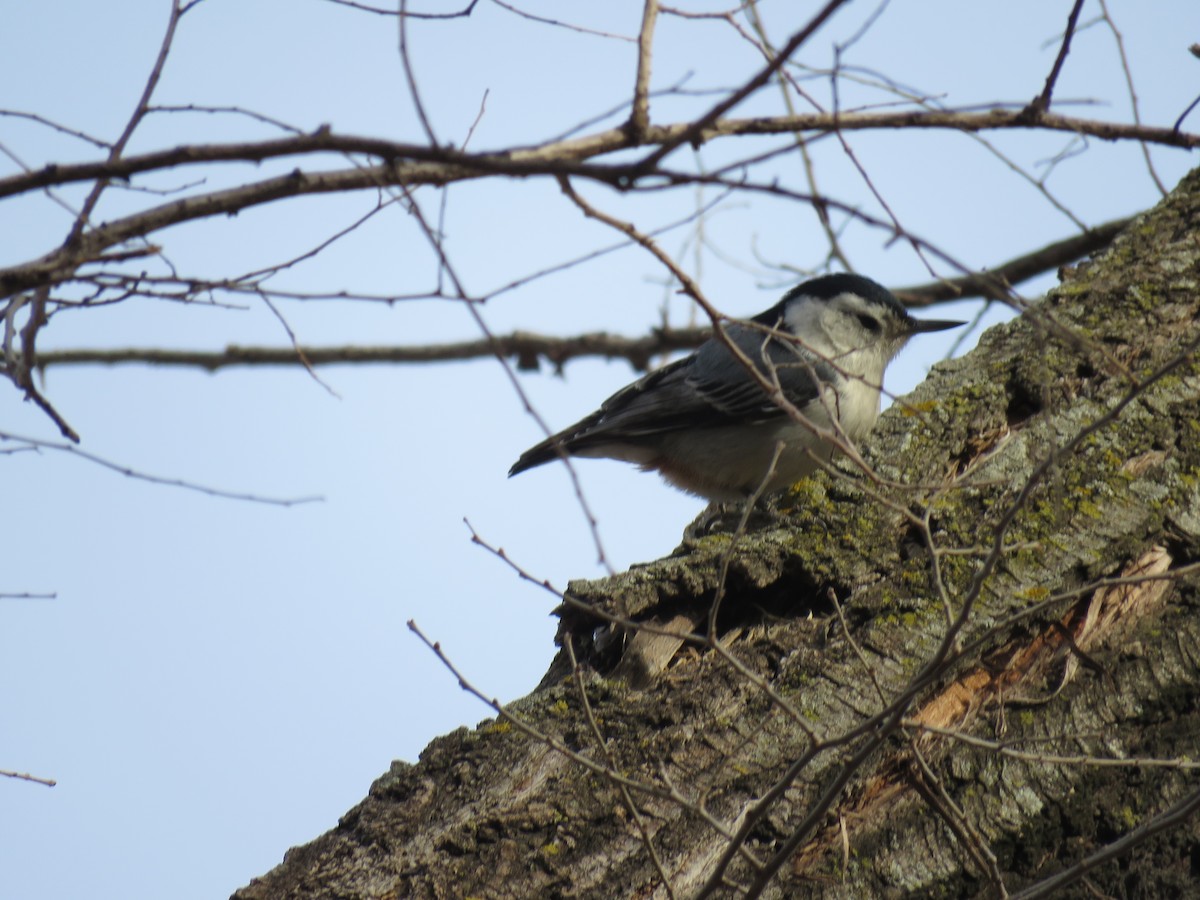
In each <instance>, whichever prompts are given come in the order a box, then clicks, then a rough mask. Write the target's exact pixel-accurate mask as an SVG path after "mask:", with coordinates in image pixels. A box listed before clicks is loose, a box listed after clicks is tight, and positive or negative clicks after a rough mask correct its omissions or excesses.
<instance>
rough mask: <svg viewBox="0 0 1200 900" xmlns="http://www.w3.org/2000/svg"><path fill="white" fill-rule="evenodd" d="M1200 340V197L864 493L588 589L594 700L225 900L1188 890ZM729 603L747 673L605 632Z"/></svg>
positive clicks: (459, 753) (1031, 315)
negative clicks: (1178, 809)
mask: <svg viewBox="0 0 1200 900" xmlns="http://www.w3.org/2000/svg"><path fill="white" fill-rule="evenodd" d="M1198 322H1200V172H1194V173H1193V174H1192V175H1191V176H1189V177H1188V178H1187V179H1185V180H1184V182H1183V183H1182V184H1181V185H1180V186H1179V187H1178V188H1177V189H1176V190H1175V191H1174V192H1173V193H1172V194H1171V195H1170V197H1168V198H1167V199H1166V200H1165V201H1164V202H1163V203H1162V204H1161V205H1160V206H1159V207H1158V208H1156V209H1155V210H1153V211H1152V212H1151V213H1149V214H1147V215H1146V216H1144V217H1142V218H1140V219H1138V220H1137V221H1135V222H1134V223H1133V224H1132V225H1131V226H1130V227H1129V228H1128V229H1127V230H1126V232H1125V233H1124V234H1123V235H1122V236H1121V237H1120V238H1119V239H1118V240H1117V241H1116V242H1115V244H1114V245H1113V246H1112V248H1111V249H1110V250H1109V251H1108V252H1107V253H1105V255H1104V256H1103V257H1101V258H1100V259H1098V260H1095V261H1091V262H1088V263H1085V264H1082V265H1080V266H1078V267H1076V268H1074V269H1072V270H1070V271H1065V272H1064V273H1063V281H1062V285H1061V286H1060V287H1059V288H1058V289H1056V290H1055V291H1053V292H1052V293H1051V294H1050V295H1049V296H1048V297H1047V298H1046V299H1045V300H1044V301H1043V302H1041V303H1039V304H1037V305H1036V306H1034V307H1032V308H1031V309H1029V310H1028V311H1026V313H1025V314H1024V315H1023V316H1022V317H1021V318H1019V319H1018V320H1016V321H1014V322H1012V323H1010V324H1007V325H1004V326H1001V327H997V328H994V329H992V330H991V331H989V332H988V333H987V334H986V335H985V336H984V338H983V340H982V341H981V342H980V345H979V347H978V348H977V349H976V350H974V351H973V352H972V353H970V354H969V355H968V356H966V357H964V358H962V359H959V360H955V361H952V362H947V363H942V364H939V365H938V366H936V367H935V368H934V370H933V373H932V374H931V376H930V378H929V379H928V380H927V381H926V383H925V384H924V385H922V386H921V387H920V388H919V389H918V390H917V391H916V392H915V393H914V394H913V395H912V396H911V397H909V398H907V400H906V401H905V402H904V403H902V404H896V405H895V406H894V407H893V409H892V410H891V411H890V412H888V413H887V414H885V415H884V416H883V417H882V419H881V421H880V424H879V426H878V428H877V430H876V432H875V435H874V436H873V438H872V440H871V442H870V446H869V447H866V448H864V449H863V453H864V456H865V461H866V463H868V464H869V469H870V470H872V471H873V473H874V474H873V476H872V475H868V474H867V471H868V469H867V467H864V466H859V465H855V464H853V463H851V462H850V461H848V460H844V459H843V460H842V461H841V462H839V464H838V465H837V467H836V471H834V472H832V473H822V474H821V475H820V476H818V477H815V478H812V479H809V480H807V481H805V482H802V483H801V484H800V485H798V486H797V487H796V488H794V489H793V491H792V493H791V495H790V496H789V497H788V498H787V499H786V500H785V501H784V502H783V505H784V506H785V507H786V508H785V510H784V514H783V516H782V517H781V518H779V519H777V520H774V521H769V522H767V523H765V524H761V525H755V526H754V527H752V528H750V529H747V530H745V532H744V533H737V532H735V531H733V529H732V528H730V529H727V531H726V532H724V533H716V534H709V535H706V536H704V537H701V538H696V539H692V540H689V541H687V542H685V544H684V545H683V546H682V547H681V548H680V549H679V550H678V551H677V553H676V554H675V555H673V556H672V557H670V558H668V559H664V560H660V561H658V562H655V563H652V564H650V565H647V566H644V567H640V568H636V569H633V570H631V571H629V572H627V573H624V574H620V575H617V576H615V577H612V578H609V579H606V580H604V581H599V582H588V583H576V584H572V585H571V587H570V589H569V591H568V601H567V603H566V604H564V606H563V607H562V608H561V609H560V613H561V617H562V628H561V630H560V640H561V641H562V642H564V643H566V642H570V645H571V648H570V649H571V650H572V651H574V653H575V655H576V657H577V658H578V660H579V663H580V665H579V670H578V672H577V673H576V672H574V671H573V667H572V666H571V665H570V663H569V661H568V659H567V657H566V655H565V654H566V649H565V648H564V651H563V653H562V654H560V658H559V660H558V661H556V663H555V666H554V667H553V668H552V669H551V672H550V673H549V674H548V676H547V679H546V681H545V682H544V683H543V685H542V686H541V687H540V688H539V689H538V690H537V691H535V692H534V693H532V694H530V695H529V696H528V697H526V698H524V699H523V700H521V701H518V702H517V703H514V704H512V705H511V706H510V707H508V709H507V710H506V713H505V715H503V716H500V717H498V718H496V719H494V720H491V721H488V722H486V723H484V724H482V725H480V726H479V727H478V728H476V729H474V730H467V729H459V730H458V731H456V732H454V733H452V734H449V735H447V736H445V737H442V738H439V739H437V740H435V741H433V743H431V744H430V745H429V747H428V748H427V749H426V751H425V752H424V753H423V754H422V756H421V760H420V762H419V763H417V764H416V765H409V764H406V763H401V762H397V763H395V764H393V766H392V769H391V771H389V772H388V773H387V774H385V775H384V776H382V777H381V778H380V779H379V780H378V781H377V782H376V783H375V784H374V785H373V786H372V787H371V791H370V794H369V796H368V797H367V798H366V799H365V800H364V801H363V802H362V803H360V804H359V805H358V806H356V807H355V808H354V809H352V810H351V811H350V812H348V813H347V814H346V815H345V816H344V817H343V818H342V820H341V822H340V823H339V825H338V826H337V828H335V829H334V830H332V831H330V832H329V833H327V834H325V835H323V836H321V837H319V838H317V839H316V840H315V841H313V842H312V843H310V844H308V845H305V846H302V847H298V848H295V849H293V850H291V851H290V852H289V853H288V854H287V855H286V857H285V859H284V861H283V863H282V864H281V865H280V866H279V867H277V868H276V869H275V870H273V871H272V872H270V873H268V874H266V875H265V876H263V877H262V878H260V879H256V880H255V881H254V882H252V883H251V884H250V885H249V886H247V887H246V888H244V889H242V890H241V891H239V892H238V893H237V894H236V895H235V896H236V897H239V898H242V900H252V898H284V897H288V898H301V897H346V898H351V897H353V898H368V897H369V898H385V897H386V898H407V897H421V898H423V897H489V898H490V897H522V898H524V897H585V898H613V897H667V896H675V897H697V896H714V897H734V896H744V895H746V894H747V893H749V894H750V895H758V894H761V895H762V896H772V897H774V896H801V897H808V896H812V897H826V896H829V897H833V896H839V897H840V896H908V895H913V894H918V895H921V894H927V895H932V894H936V895H938V896H963V897H966V896H977V895H982V896H987V895H1000V894H1003V893H1004V892H1013V893H1017V892H1019V891H1022V890H1024V889H1026V888H1028V887H1030V886H1032V885H1036V884H1038V883H1039V882H1044V880H1045V879H1047V878H1049V877H1051V876H1053V875H1054V874H1055V873H1058V872H1063V871H1067V870H1069V869H1070V868H1071V867H1072V866H1075V865H1076V864H1078V863H1080V861H1082V860H1088V859H1089V858H1091V857H1093V856H1094V855H1095V854H1101V856H1099V857H1096V858H1094V859H1093V860H1092V861H1093V862H1095V866H1094V867H1093V868H1091V869H1090V871H1088V872H1087V873H1086V877H1085V880H1082V881H1080V880H1076V881H1075V882H1074V883H1073V884H1072V885H1071V886H1070V887H1066V888H1063V889H1061V893H1058V894H1056V895H1055V896H1075V895H1078V896H1113V897H1133V896H1178V895H1179V894H1180V893H1187V892H1190V891H1193V890H1195V885H1196V883H1197V879H1198V878H1200V824H1198V822H1197V817H1196V816H1194V815H1192V816H1190V817H1187V816H1186V815H1181V816H1180V818H1182V822H1181V823H1178V824H1174V825H1173V827H1166V828H1162V830H1160V831H1158V832H1157V833H1154V834H1151V832H1153V831H1154V829H1155V828H1157V827H1158V826H1159V825H1168V824H1171V822H1170V821H1169V820H1164V819H1161V818H1157V817H1159V816H1160V814H1162V813H1163V812H1164V811H1166V810H1169V809H1170V808H1171V807H1172V806H1173V805H1174V804H1177V803H1179V802H1180V801H1181V800H1188V799H1191V800H1192V801H1195V799H1196V796H1197V795H1196V793H1195V792H1196V790H1197V784H1198V782H1200V772H1197V770H1196V768H1195V766H1194V765H1193V764H1192V763H1191V762H1190V761H1189V760H1196V759H1200V614H1198V612H1200V592H1198V590H1197V587H1198V583H1197V580H1196V578H1195V576H1194V575H1193V574H1191V571H1190V569H1189V568H1188V566H1189V564H1191V563H1193V562H1194V561H1196V560H1197V559H1198V558H1200V440H1198V438H1200V365H1198V363H1197V354H1196V349H1197V345H1198V344H1200V325H1198ZM717 596H719V597H720V598H721V599H720V610H719V614H718V616H717V622H716V627H715V628H714V629H713V633H715V634H716V635H717V636H718V637H719V638H720V639H721V642H722V647H721V648H719V649H718V648H714V647H712V646H711V645H706V644H705V643H704V642H703V641H701V640H692V641H690V642H685V643H684V644H683V646H682V647H681V648H680V649H679V650H678V652H674V653H667V654H660V656H659V658H657V660H656V659H655V657H654V654H653V653H651V654H645V650H646V648H645V647H642V646H639V642H643V643H645V644H653V643H656V642H657V643H658V645H659V648H660V649H661V646H664V645H665V646H667V647H668V648H669V649H670V650H674V648H675V645H676V644H677V643H679V642H678V640H676V641H675V642H672V641H671V639H670V638H669V637H666V638H663V637H661V635H660V636H658V637H655V636H654V635H652V634H651V633H650V632H648V631H647V632H645V633H644V634H641V635H639V636H637V637H634V638H632V639H630V640H620V639H613V637H612V633H611V632H610V633H607V634H606V632H605V629H604V628H603V627H598V626H603V625H604V622H603V621H602V620H598V619H597V618H596V615H597V614H598V613H597V612H595V611H599V614H603V615H609V616H615V617H618V618H621V619H624V620H633V621H636V622H639V623H646V622H649V623H655V624H657V625H658V626H659V629H658V630H660V631H661V630H665V631H668V632H670V631H679V630H681V628H680V626H681V624H683V625H686V626H687V627H689V628H690V627H695V628H696V629H697V630H698V631H699V633H700V635H701V636H706V635H707V633H708V628H707V624H706V623H707V620H708V618H709V616H710V614H711V613H712V611H713V601H714V598H715V597H717ZM664 642H665V644H664ZM498 652H499V651H498ZM635 653H637V654H643V658H642V659H641V661H640V662H639V663H638V665H640V666H641V667H642V668H643V669H648V670H649V671H643V672H642V673H641V674H640V677H638V678H634V679H633V680H632V681H633V683H635V684H642V685H644V687H642V688H640V689H635V688H634V687H631V686H630V680H629V679H623V678H621V677H618V676H619V675H620V674H621V673H623V672H627V671H628V670H629V667H630V663H629V660H630V659H631V658H632V657H631V654H635ZM622 654H624V656H625V658H626V662H625V663H624V664H622V663H620V662H618V661H617V658H618V657H620V656H621V655H622ZM614 666H615V667H616V668H614ZM660 669H661V671H658V670H660ZM584 692H586V702H585V699H584V696H585V693H584ZM514 719H516V720H519V722H514ZM530 729H533V730H536V732H537V733H538V734H540V735H541V736H542V737H541V738H539V737H537V736H531V733H530ZM597 735H602V736H603V740H604V744H603V746H601V745H600V744H599V742H598V740H597ZM543 738H544V739H543ZM1135 760H1140V762H1135ZM296 789H297V790H304V786H303V784H298V785H297V786H296ZM631 803H632V807H631ZM1195 805H1196V804H1195V803H1194V802H1193V806H1195ZM1188 809H1189V808H1184V809H1183V810H1182V812H1183V813H1186V812H1187V811H1188ZM1127 835H1132V837H1131V838H1130V839H1129V840H1127V841H1126V844H1120V845H1117V846H1116V847H1114V846H1113V845H1114V842H1117V841H1118V840H1120V839H1121V838H1122V836H1127ZM1142 838H1145V840H1142ZM1126 845H1130V846H1126ZM1105 848H1111V851H1112V853H1113V855H1114V858H1111V859H1109V858H1105V857H1104V856H1103V854H1104V852H1105ZM1118 850H1123V851H1124V852H1121V853H1119V854H1118V853H1117V852H1116V851H1118ZM668 885H669V886H668ZM1095 891H1098V892H1099V893H1098V894H1097V893H1093V892H1095Z"/></svg>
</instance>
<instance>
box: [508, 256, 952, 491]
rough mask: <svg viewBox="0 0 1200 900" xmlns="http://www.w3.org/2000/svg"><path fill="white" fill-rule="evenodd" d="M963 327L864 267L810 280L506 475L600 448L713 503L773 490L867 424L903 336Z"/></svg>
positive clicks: (624, 392)
mask: <svg viewBox="0 0 1200 900" xmlns="http://www.w3.org/2000/svg"><path fill="white" fill-rule="evenodd" d="M963 324H965V323H963V322H952V321H944V320H937V319H934V320H931V319H917V318H915V317H913V316H911V315H909V313H908V311H907V310H906V309H905V308H904V306H902V305H901V303H900V301H899V300H897V299H896V298H895V296H894V295H893V294H892V293H891V291H889V290H888V289H887V288H885V287H883V286H882V285H880V284H878V283H877V282H875V281H872V280H871V279H869V278H866V277H864V276H862V275H856V274H849V273H836V274H830V275H823V276H820V277H817V278H813V279H810V280H808V281H805V282H804V283H802V284H799V285H797V286H796V287H794V288H792V289H791V290H789V291H788V292H787V293H786V294H784V296H783V298H782V299H781V300H780V301H779V302H778V303H776V304H775V305H774V306H772V307H771V308H770V309H768V310H766V311H765V312H762V313H759V314H758V315H756V316H754V317H753V318H751V319H748V320H744V321H735V322H733V323H732V324H729V325H727V326H725V327H724V335H725V339H724V340H722V339H721V337H720V336H719V335H714V336H713V337H710V338H709V339H708V340H706V341H705V342H704V343H703V344H701V345H700V346H699V347H698V348H697V349H696V350H695V351H694V352H693V353H691V354H690V355H689V356H686V357H684V358H682V359H679V360H676V361H674V362H671V363H668V364H667V365H664V366H662V367H661V368H659V369H656V370H654V371H652V372H650V373H649V374H647V375H645V376H643V377H642V378H639V379H638V380H637V381H635V382H633V383H632V384H630V385H627V386H626V387H624V388H622V389H621V390H619V391H617V392H616V393H615V394H613V395H612V396H611V397H609V398H608V399H607V400H605V401H604V402H603V403H602V404H600V408H599V409H598V410H596V411H595V412H593V413H592V414H591V415H589V416H586V417H585V418H583V419H580V420H579V421H578V422H576V423H575V424H574V425H571V426H570V427H569V428H565V429H563V430H562V431H560V432H558V433H557V434H553V435H551V436H550V437H548V438H546V439H545V440H544V441H541V442H540V443H538V444H535V445H534V446H533V447H530V448H529V449H528V450H526V451H525V452H524V453H522V454H521V456H520V458H519V459H518V460H517V461H516V462H515V463H514V464H513V466H512V468H511V469H510V470H509V473H508V474H509V477H510V478H511V477H512V476H513V475H517V474H519V473H521V472H524V471H526V470H527V469H532V468H534V467H536V466H540V465H543V464H545V463H548V462H552V461H554V460H556V459H563V458H565V457H567V456H575V457H599V458H608V459H616V460H622V461H625V462H630V463H634V464H636V465H638V466H640V467H641V468H642V469H644V470H653V471H657V472H658V473H659V474H660V475H661V476H662V477H663V478H664V479H666V481H667V482H668V483H670V484H672V485H674V486H675V487H677V488H680V489H682V490H684V491H686V492H688V493H690V494H695V495H697V496H699V497H703V498H704V499H706V500H709V501H710V502H712V503H730V502H736V501H745V500H747V499H748V498H750V497H760V496H765V495H769V494H772V493H776V492H778V491H780V490H783V489H784V488H787V487H789V486H790V485H792V484H794V483H795V482H797V481H799V480H800V479H801V478H803V477H805V476H806V475H808V474H810V473H811V472H812V471H814V470H815V469H816V468H817V467H818V466H819V465H820V464H821V463H823V462H828V461H829V460H830V459H831V458H832V457H833V454H834V452H835V451H836V450H837V444H838V443H839V441H840V440H841V436H842V435H844V437H845V438H848V439H849V440H850V441H851V442H853V441H857V440H859V439H861V438H862V437H864V436H865V435H866V434H867V433H869V432H870V430H871V429H872V427H874V425H875V420H876V418H877V417H878V416H879V406H880V390H881V387H882V382H883V373H884V369H886V368H887V365H888V363H890V362H891V361H892V359H894V358H895V356H896V354H897V353H899V352H900V350H901V348H903V347H904V345H905V344H906V343H908V340H909V339H910V338H911V337H913V336H914V335H918V334H925V333H929V332H935V331H944V330H946V329H948V328H956V327H958V326H960V325H963ZM731 347H735V348H736V349H737V352H736V353H735V352H734V351H733V350H731V349H730V348H731ZM751 367H753V369H754V370H755V371H754V372H752V371H751ZM835 423H836V424H835Z"/></svg>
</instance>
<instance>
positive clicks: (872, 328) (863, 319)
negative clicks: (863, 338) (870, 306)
mask: <svg viewBox="0 0 1200 900" xmlns="http://www.w3.org/2000/svg"><path fill="white" fill-rule="evenodd" d="M858 322H859V324H860V325H862V327H863V328H865V329H867V331H869V332H871V334H878V333H879V329H881V328H882V327H883V326H882V325H880V324H879V320H878V319H876V318H875V317H874V316H869V315H867V314H866V313H859V314H858Z"/></svg>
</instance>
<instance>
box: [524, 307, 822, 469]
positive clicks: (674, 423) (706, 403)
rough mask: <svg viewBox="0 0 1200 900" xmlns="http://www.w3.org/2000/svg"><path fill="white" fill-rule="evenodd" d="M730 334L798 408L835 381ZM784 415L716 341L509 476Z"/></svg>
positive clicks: (755, 340)
mask: <svg viewBox="0 0 1200 900" xmlns="http://www.w3.org/2000/svg"><path fill="white" fill-rule="evenodd" d="M726 333H727V334H728V336H729V338H730V340H731V341H732V342H733V343H734V344H736V345H737V347H738V348H739V349H740V350H741V352H742V354H743V355H744V356H745V357H746V358H747V359H749V360H752V361H753V362H754V364H755V365H756V366H757V367H758V369H759V371H760V372H761V373H763V375H764V376H765V377H766V378H767V379H768V380H769V381H771V382H774V381H776V380H777V381H778V383H779V385H780V387H781V388H782V390H783V395H784V397H786V398H787V399H788V401H789V402H791V403H792V404H793V405H795V406H797V407H801V408H803V406H804V405H805V404H807V403H809V402H810V401H812V400H814V399H815V398H816V397H817V396H818V394H819V391H820V387H819V385H820V383H822V382H832V381H834V380H835V379H836V378H837V373H836V372H835V371H834V369H833V368H832V367H831V366H830V365H829V364H828V363H826V362H824V361H822V360H820V359H818V358H816V357H815V356H813V355H812V354H810V353H808V352H807V351H804V350H803V349H801V348H799V347H798V346H796V345H794V344H789V343H785V342H784V341H782V340H779V339H778V338H770V339H768V336H767V335H766V334H765V333H764V332H763V331H762V330H761V329H757V328H751V327H748V326H745V325H733V326H730V327H729V328H728V329H727V331H726ZM786 415H787V413H786V411H785V410H783V409H782V408H780V406H779V404H778V403H776V402H775V401H774V400H773V399H772V397H771V395H770V394H769V393H768V392H767V391H765V390H764V389H763V387H762V385H761V384H760V383H759V382H758V380H757V379H756V378H754V377H753V376H752V375H751V374H750V372H748V371H747V369H746V365H745V363H744V362H743V361H742V360H741V359H739V358H737V357H736V356H735V355H734V354H733V353H732V352H730V350H729V348H728V347H727V346H726V345H725V344H724V343H723V342H722V341H719V340H717V339H715V338H713V339H710V340H708V341H705V342H704V343H703V344H702V345H701V346H700V347H699V349H697V350H696V352H695V353H693V354H692V355H691V356H688V357H685V358H684V359H680V360H676V361H675V362H673V363H670V364H668V365H666V366H663V367H662V368H660V369H656V370H655V371H653V372H651V373H649V374H648V375H645V376H643V377H642V378H639V379H638V380H637V381H635V382H633V384H630V385H628V386H626V387H624V388H622V389H621V390H619V391H617V393H615V394H613V395H612V396H611V397H609V398H608V399H607V400H605V401H604V402H603V403H602V404H601V405H600V408H599V409H598V410H596V412H594V413H592V414H591V415H590V416H588V417H587V418H584V419H581V420H580V421H578V422H576V423H575V424H574V425H572V426H570V427H569V428H565V429H563V430H562V431H560V432H559V433H558V434H555V435H552V436H551V437H549V438H547V439H546V440H544V441H542V442H541V443H540V444H537V445H536V446H534V447H531V448H530V449H529V450H526V451H525V453H523V454H522V455H521V458H520V459H518V460H517V462H516V463H515V464H514V465H513V467H512V469H511V470H510V471H509V474H510V475H515V474H516V473H518V472H523V471H524V470H526V469H530V468H533V467H534V466H538V465H541V464H542V463H545V462H549V461H551V460H553V459H557V458H558V457H559V456H561V455H562V454H563V453H568V454H571V453H583V454H588V452H589V451H591V452H596V453H599V454H600V455H605V454H604V448H606V447H612V446H614V445H621V446H626V447H629V446H634V447H636V446H640V445H649V446H653V442H654V439H655V437H657V436H660V435H663V434H667V433H671V432H678V431H684V430H702V429H706V428H720V427H723V426H730V425H753V424H759V423H765V422H770V421H775V420H779V419H781V418H783V417H784V416H786Z"/></svg>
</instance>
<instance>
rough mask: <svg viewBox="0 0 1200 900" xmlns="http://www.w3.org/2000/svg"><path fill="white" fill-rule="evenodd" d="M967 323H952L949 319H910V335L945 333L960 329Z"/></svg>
mask: <svg viewBox="0 0 1200 900" xmlns="http://www.w3.org/2000/svg"><path fill="white" fill-rule="evenodd" d="M966 324H967V323H966V322H951V321H950V320H948V319H909V320H908V333H909V334H925V333H927V332H930V331H945V330H946V329H948V328H958V326H960V325H966Z"/></svg>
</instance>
